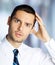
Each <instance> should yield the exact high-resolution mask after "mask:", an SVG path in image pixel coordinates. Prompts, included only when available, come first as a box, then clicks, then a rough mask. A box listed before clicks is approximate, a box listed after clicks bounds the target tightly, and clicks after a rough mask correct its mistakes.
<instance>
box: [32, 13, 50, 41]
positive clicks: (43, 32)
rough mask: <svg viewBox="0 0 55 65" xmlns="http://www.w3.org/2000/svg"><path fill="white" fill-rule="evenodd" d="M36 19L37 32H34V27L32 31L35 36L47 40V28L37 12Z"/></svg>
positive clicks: (48, 37)
mask: <svg viewBox="0 0 55 65" xmlns="http://www.w3.org/2000/svg"><path fill="white" fill-rule="evenodd" d="M36 21H37V22H38V25H39V28H38V32H36V31H35V29H34V28H33V30H32V33H34V34H35V36H37V37H38V38H39V39H40V40H42V41H44V42H47V41H49V40H50V36H49V34H48V33H47V30H46V28H45V26H44V24H43V21H42V19H41V17H40V16H39V15H38V14H37V13H36Z"/></svg>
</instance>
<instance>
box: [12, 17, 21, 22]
mask: <svg viewBox="0 0 55 65" xmlns="http://www.w3.org/2000/svg"><path fill="white" fill-rule="evenodd" d="M13 21H14V22H16V23H20V22H21V21H20V20H19V19H16V18H14V19H13Z"/></svg>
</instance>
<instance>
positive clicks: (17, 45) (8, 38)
mask: <svg viewBox="0 0 55 65" xmlns="http://www.w3.org/2000/svg"><path fill="white" fill-rule="evenodd" d="M6 38H7V40H8V41H9V43H10V44H11V45H12V46H13V47H14V48H19V46H20V45H21V44H22V43H18V42H15V41H13V40H12V39H10V37H9V36H8V35H7V36H6Z"/></svg>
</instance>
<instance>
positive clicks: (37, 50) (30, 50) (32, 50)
mask: <svg viewBox="0 0 55 65" xmlns="http://www.w3.org/2000/svg"><path fill="white" fill-rule="evenodd" d="M24 51H26V52H28V53H31V54H34V55H35V54H36V55H40V54H41V55H43V54H44V52H43V50H42V49H41V48H32V47H30V46H28V45H26V44H24Z"/></svg>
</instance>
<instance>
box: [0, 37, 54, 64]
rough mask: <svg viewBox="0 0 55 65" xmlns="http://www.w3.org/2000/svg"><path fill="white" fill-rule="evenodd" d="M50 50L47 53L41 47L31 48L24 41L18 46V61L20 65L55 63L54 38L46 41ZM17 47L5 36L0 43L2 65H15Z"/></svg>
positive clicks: (0, 61) (0, 62)
mask: <svg viewBox="0 0 55 65" xmlns="http://www.w3.org/2000/svg"><path fill="white" fill-rule="evenodd" d="M45 46H46V48H47V49H48V51H49V54H50V57H49V55H48V54H45V53H44V52H43V51H42V50H41V49H40V48H31V47H29V46H27V45H25V44H24V43H22V44H21V46H20V47H19V48H18V50H19V54H18V61H19V64H20V65H55V64H54V63H55V48H54V46H55V42H54V40H53V39H51V41H49V42H47V43H45ZM14 49H15V48H14V47H13V46H12V45H11V44H10V43H9V42H8V40H7V39H6V38H4V39H3V40H2V41H1V43H0V65H13V59H14V54H13V50H14Z"/></svg>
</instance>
